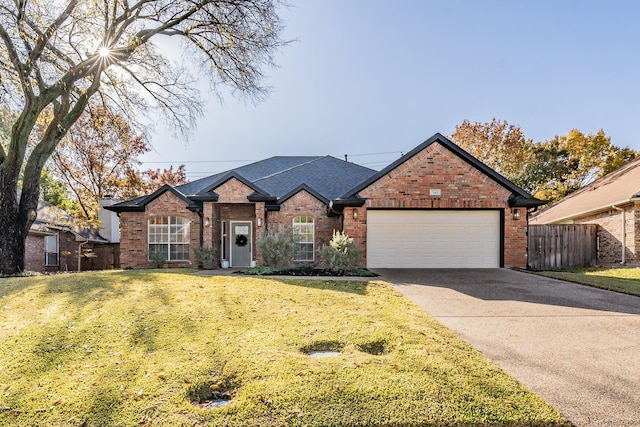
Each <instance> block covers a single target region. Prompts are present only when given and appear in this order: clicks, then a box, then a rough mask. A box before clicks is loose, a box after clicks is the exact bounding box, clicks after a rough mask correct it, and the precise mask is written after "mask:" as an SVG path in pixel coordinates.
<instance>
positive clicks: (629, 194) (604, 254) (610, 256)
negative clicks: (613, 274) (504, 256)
mask: <svg viewBox="0 0 640 427" xmlns="http://www.w3.org/2000/svg"><path fill="white" fill-rule="evenodd" d="M531 224H535V225H543V224H596V225H598V264H613V263H622V264H626V263H633V264H638V263H640V158H639V159H635V160H632V161H630V162H628V163H627V164H625V165H624V166H622V167H621V168H619V169H617V170H615V171H613V172H611V173H608V174H607V175H605V176H603V177H601V178H599V179H597V180H595V181H593V182H592V183H591V184H589V185H587V186H585V187H583V188H581V189H579V190H577V191H575V192H574V193H571V194H570V195H569V196H567V197H565V198H564V199H562V200H560V201H558V202H556V203H554V204H553V205H551V206H549V207H547V208H545V209H544V210H541V211H540V212H538V213H536V214H535V216H533V217H532V219H531Z"/></svg>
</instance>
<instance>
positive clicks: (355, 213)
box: [353, 208, 358, 219]
mask: <svg viewBox="0 0 640 427" xmlns="http://www.w3.org/2000/svg"><path fill="white" fill-rule="evenodd" d="M353 219H358V209H356V208H353Z"/></svg>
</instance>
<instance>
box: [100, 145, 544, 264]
mask: <svg viewBox="0 0 640 427" xmlns="http://www.w3.org/2000/svg"><path fill="white" fill-rule="evenodd" d="M542 203H543V202H541V201H540V200H538V199H535V198H533V197H532V196H531V195H529V194H528V193H526V192H525V191H524V190H522V189H521V188H519V187H517V186H515V185H514V184H513V183H511V182H510V181H508V180H507V179H505V178H504V177H502V176H501V175H499V174H497V173H496V172H495V171H493V170H491V169H490V168H488V167H487V166H486V165H484V164H482V163H481V162H479V161H478V160H477V159H475V158H474V157H472V156H471V155H469V154H468V153H466V152H465V151H463V150H462V149H460V148H459V147H458V146H456V145H455V144H454V143H452V142H451V141H449V140H448V139H447V138H445V137H444V136H442V135H440V134H436V135H434V136H433V137H431V138H429V139H428V140H427V141H425V142H424V143H422V144H420V145H419V146H417V147H416V148H415V149H413V150H412V151H411V152H409V153H407V154H406V155H404V156H402V157H401V158H400V159H398V160H397V161H395V162H394V163H392V164H391V165H389V166H388V167H386V168H385V169H383V170H381V171H379V172H377V171H374V170H372V169H368V168H365V167H363V166H359V165H356V164H354V163H349V162H346V161H342V160H338V159H336V158H333V157H330V156H325V157H272V158H269V159H266V160H262V161H259V162H256V163H252V164H249V165H246V166H242V167H239V168H236V169H233V170H231V171H227V172H224V173H220V174H216V175H212V176H210V177H207V178H203V179H199V180H197V181H193V182H191V183H188V184H184V185H180V186H177V187H175V188H173V187H170V186H163V187H161V188H160V189H158V190H157V191H156V192H154V193H153V194H150V195H147V196H143V197H140V198H137V199H133V200H129V201H126V202H122V203H118V204H115V205H113V206H110V207H107V209H109V210H112V211H114V212H117V213H118V214H119V216H120V230H121V236H122V238H121V258H120V263H121V265H122V266H123V267H147V266H149V265H150V261H149V254H150V253H158V254H161V256H162V258H163V259H164V260H166V261H167V262H168V264H170V265H175V266H185V265H193V264H194V256H193V254H192V249H193V248H194V247H213V248H215V249H216V250H217V254H218V257H217V258H218V260H217V261H216V264H217V265H220V263H223V264H226V263H229V264H230V265H231V266H232V267H246V266H249V265H252V264H254V263H256V264H260V262H261V256H260V253H259V251H258V249H257V247H256V240H257V239H259V238H260V236H261V235H262V234H263V233H264V232H265V230H268V229H271V228H274V227H278V226H280V225H284V226H289V227H292V228H293V230H294V232H296V234H298V236H300V239H301V240H300V243H299V246H300V247H299V251H298V259H297V260H296V261H299V262H308V263H312V262H318V259H317V251H318V249H319V248H320V247H321V246H322V245H324V244H327V243H328V241H329V240H330V239H331V235H332V233H333V231H334V230H342V231H344V232H345V233H347V234H349V235H350V236H352V237H354V238H355V240H356V242H357V243H358V244H359V245H360V247H361V248H362V251H363V261H362V263H363V265H365V266H367V267H370V268H383V267H400V268H403V267H404V268H406V267H423V268H429V267H433V268H435V267H526V264H527V260H526V233H527V220H528V209H529V208H532V207H535V206H539V205H541V204H542Z"/></svg>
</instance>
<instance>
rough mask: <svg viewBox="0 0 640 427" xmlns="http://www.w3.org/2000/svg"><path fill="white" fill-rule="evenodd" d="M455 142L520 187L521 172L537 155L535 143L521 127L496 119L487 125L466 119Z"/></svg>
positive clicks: (453, 139) (457, 128) (452, 138)
mask: <svg viewBox="0 0 640 427" xmlns="http://www.w3.org/2000/svg"><path fill="white" fill-rule="evenodd" d="M451 140H452V141H453V142H455V143H456V144H457V145H458V146H460V147H461V148H462V149H464V150H465V151H467V152H468V153H469V154H471V155H472V156H474V157H475V158H477V159H478V160H480V161H481V162H483V163H485V164H486V165H487V166H489V167H490V168H492V169H493V170H495V171H496V172H498V173H499V174H501V175H503V176H505V177H507V178H509V179H510V180H511V181H513V182H515V183H516V184H521V179H520V176H521V173H522V171H523V169H524V167H525V166H526V165H527V164H528V163H529V162H530V161H531V158H532V155H533V152H532V149H533V142H532V141H531V140H530V139H527V138H525V136H524V134H523V132H522V130H521V129H520V127H519V126H515V125H510V124H509V123H507V122H506V121H504V120H502V121H500V120H498V119H495V118H494V119H493V120H491V121H490V122H487V123H480V122H475V123H471V122H470V121H469V120H465V121H463V122H462V123H461V124H460V125H458V126H456V128H455V130H454V132H453V134H452V135H451Z"/></svg>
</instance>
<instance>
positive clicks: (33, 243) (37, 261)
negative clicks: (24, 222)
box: [24, 234, 45, 273]
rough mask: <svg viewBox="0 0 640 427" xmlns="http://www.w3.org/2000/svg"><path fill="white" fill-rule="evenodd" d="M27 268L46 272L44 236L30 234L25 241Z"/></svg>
mask: <svg viewBox="0 0 640 427" xmlns="http://www.w3.org/2000/svg"><path fill="white" fill-rule="evenodd" d="M24 256H25V260H24V261H25V268H26V269H27V270H28V271H38V272H40V273H44V271H45V269H44V236H34V235H33V234H29V235H28V236H27V241H26V242H25V253H24Z"/></svg>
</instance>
